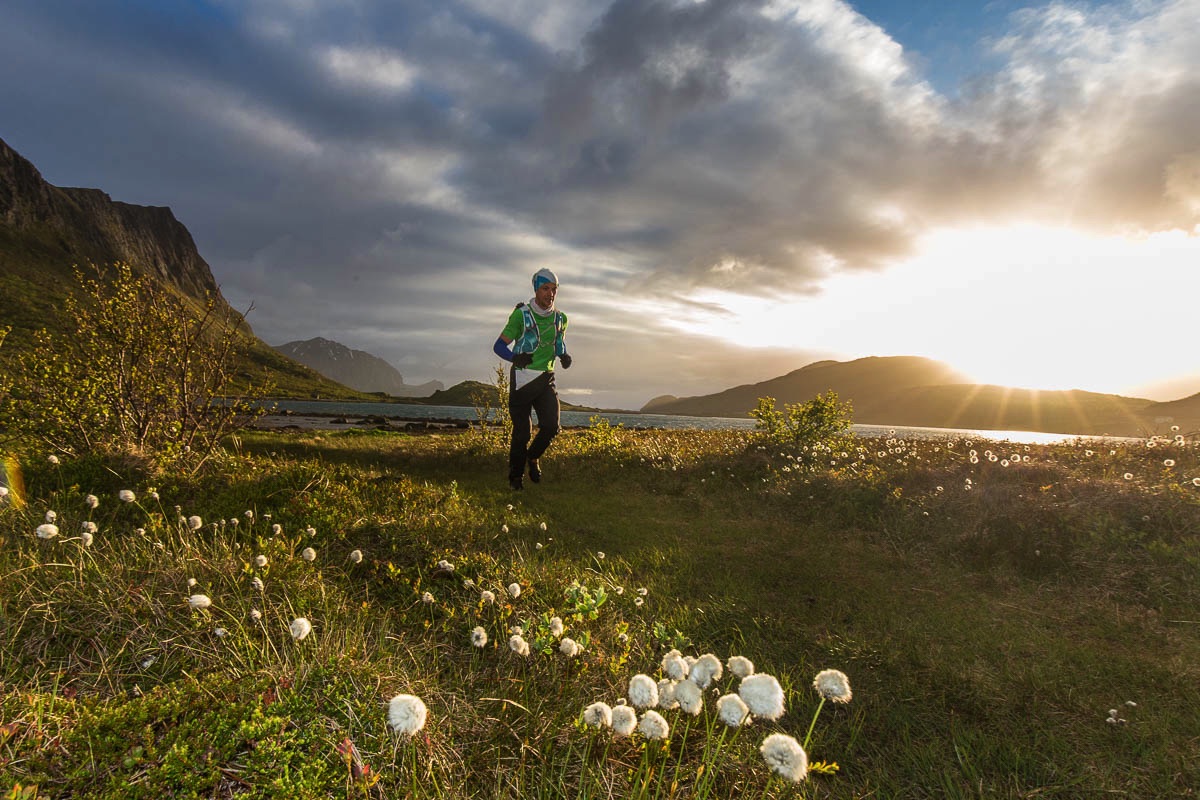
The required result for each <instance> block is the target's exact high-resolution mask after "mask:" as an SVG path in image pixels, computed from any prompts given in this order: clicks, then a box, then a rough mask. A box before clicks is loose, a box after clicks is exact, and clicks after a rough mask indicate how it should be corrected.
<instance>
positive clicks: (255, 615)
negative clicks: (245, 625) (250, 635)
mask: <svg viewBox="0 0 1200 800" xmlns="http://www.w3.org/2000/svg"><path fill="white" fill-rule="evenodd" d="M250 619H252V620H254V621H255V622H259V621H261V620H262V612H261V611H259V610H258V609H257V608H252V609H250Z"/></svg>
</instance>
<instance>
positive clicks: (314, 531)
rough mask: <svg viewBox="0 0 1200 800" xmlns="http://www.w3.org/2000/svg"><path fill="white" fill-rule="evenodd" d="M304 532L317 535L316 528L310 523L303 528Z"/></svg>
mask: <svg viewBox="0 0 1200 800" xmlns="http://www.w3.org/2000/svg"><path fill="white" fill-rule="evenodd" d="M304 532H305V533H307V534H308V535H309V536H316V535H317V529H316V528H314V527H313V526H312V525H309V526H308V527H307V528H305V529H304Z"/></svg>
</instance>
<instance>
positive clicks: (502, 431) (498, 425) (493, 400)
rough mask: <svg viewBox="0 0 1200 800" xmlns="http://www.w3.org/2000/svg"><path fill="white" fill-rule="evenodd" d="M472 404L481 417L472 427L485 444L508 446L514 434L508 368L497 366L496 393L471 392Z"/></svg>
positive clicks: (476, 413)
mask: <svg viewBox="0 0 1200 800" xmlns="http://www.w3.org/2000/svg"><path fill="white" fill-rule="evenodd" d="M471 405H472V406H473V407H474V409H475V416H476V417H477V418H478V419H479V427H478V428H477V429H472V430H473V432H474V433H476V434H477V435H478V437H479V438H480V439H481V440H482V441H483V443H484V444H485V445H494V446H498V445H503V446H505V447H507V446H508V440H509V437H511V436H512V417H510V416H509V414H508V370H507V369H505V368H504V367H503V366H498V367H496V393H495V394H494V395H493V394H492V393H491V392H485V391H483V390H476V391H474V392H472V393H471Z"/></svg>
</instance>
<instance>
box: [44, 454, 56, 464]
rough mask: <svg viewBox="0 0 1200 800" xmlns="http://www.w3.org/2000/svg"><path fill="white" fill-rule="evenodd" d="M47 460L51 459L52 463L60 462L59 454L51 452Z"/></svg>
mask: <svg viewBox="0 0 1200 800" xmlns="http://www.w3.org/2000/svg"><path fill="white" fill-rule="evenodd" d="M46 460H47V461H49V462H50V463H51V464H57V463H59V461H58V456H56V455H54V454H51V455H50V456H49V457H47V458H46Z"/></svg>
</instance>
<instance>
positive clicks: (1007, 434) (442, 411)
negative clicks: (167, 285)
mask: <svg viewBox="0 0 1200 800" xmlns="http://www.w3.org/2000/svg"><path fill="white" fill-rule="evenodd" d="M275 407H276V408H277V409H278V410H280V411H291V412H292V414H294V415H296V416H295V417H281V416H269V417H266V418H264V420H263V422H265V423H266V424H268V425H280V424H288V423H297V424H302V425H303V426H304V427H319V428H345V427H347V426H346V425H344V424H335V423H333V422H331V420H330V418H329V416H327V415H332V416H344V417H345V418H346V419H347V420H349V421H350V422H351V423H356V422H358V421H359V420H360V419H361V418H362V417H365V416H380V417H391V418H398V419H438V420H442V419H453V420H469V421H471V422H474V421H476V420H477V419H478V417H477V415H476V414H475V409H473V408H468V407H465V406H423V405H415V404H414V405H408V404H396V403H337V402H327V401H323V400H280V401H277V402H276V403H275ZM296 417H300V418H301V419H297V418H296ZM592 417H602V418H604V419H606V420H608V422H609V424H611V425H624V426H625V427H626V428H671V429H680V428H692V429H699V430H753V429H754V420H752V419H749V418H748V417H742V418H735V417H685V416H674V415H669V414H617V413H609V412H581V411H563V412H562V424H563V425H564V426H567V427H586V426H587V425H589V424H590V421H591V418H592ZM851 430H853V431H854V432H855V433H857V434H859V435H860V436H883V437H888V436H899V437H901V438H921V439H932V438H937V437H942V436H953V437H959V436H971V437H975V438H980V439H994V440H996V441H1010V442H1017V443H1020V444H1049V443H1051V442H1062V441H1069V440H1071V439H1077V438H1081V437H1078V436H1073V435H1070V434H1065V433H1040V432H1038V431H983V430H967V429H959V428H902V427H889V426H887V425H853V426H851ZM1088 438H1104V437H1088Z"/></svg>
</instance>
